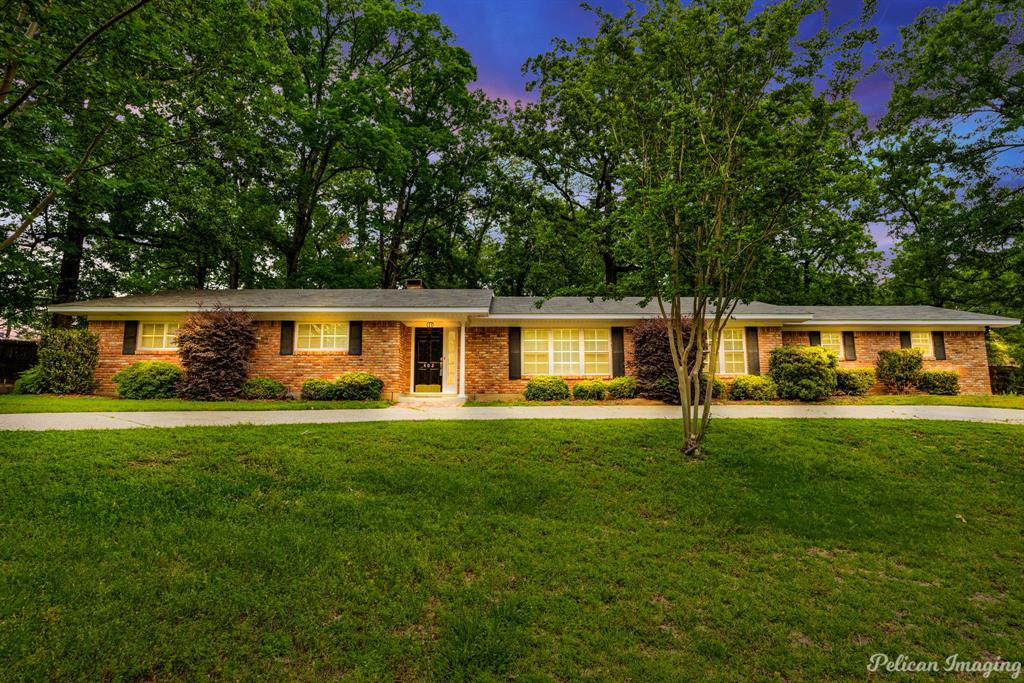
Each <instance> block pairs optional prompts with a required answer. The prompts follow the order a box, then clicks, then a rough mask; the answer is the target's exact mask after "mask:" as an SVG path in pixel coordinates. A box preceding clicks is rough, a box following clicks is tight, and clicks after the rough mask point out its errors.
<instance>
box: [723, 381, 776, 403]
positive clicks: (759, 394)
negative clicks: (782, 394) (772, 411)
mask: <svg viewBox="0 0 1024 683" xmlns="http://www.w3.org/2000/svg"><path fill="white" fill-rule="evenodd" d="M729 398H730V399H731V400H733V401H771V400H773V399H776V398H778V390H777V388H776V386H775V382H774V381H772V378H771V377H768V376H767V375H740V376H739V377H737V378H736V379H734V380H733V381H732V385H731V386H730V387H729Z"/></svg>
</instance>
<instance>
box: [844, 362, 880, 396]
mask: <svg viewBox="0 0 1024 683" xmlns="http://www.w3.org/2000/svg"><path fill="white" fill-rule="evenodd" d="M874 385H875V371H874V370H872V369H870V368H862V369H857V370H837V371H836V389H837V390H838V391H839V393H840V394H844V395H846V396H864V395H865V394H867V393H868V392H869V391H870V390H871V387H873V386H874Z"/></svg>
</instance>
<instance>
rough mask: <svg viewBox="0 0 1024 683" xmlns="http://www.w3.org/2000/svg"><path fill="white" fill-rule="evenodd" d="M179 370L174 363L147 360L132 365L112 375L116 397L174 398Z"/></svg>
mask: <svg viewBox="0 0 1024 683" xmlns="http://www.w3.org/2000/svg"><path fill="white" fill-rule="evenodd" d="M181 375H182V372H181V368H179V367H178V366H177V365H175V364H174V363H166V362H164V361H158V360H147V361H142V362H141V363H132V364H131V365H129V366H128V367H126V368H125V369H123V370H121V371H120V372H118V373H117V374H116V375H114V384H116V385H117V395H118V396H120V397H121V398H128V399H137V400H138V399H147V398H175V397H177V396H178V382H180V381H181Z"/></svg>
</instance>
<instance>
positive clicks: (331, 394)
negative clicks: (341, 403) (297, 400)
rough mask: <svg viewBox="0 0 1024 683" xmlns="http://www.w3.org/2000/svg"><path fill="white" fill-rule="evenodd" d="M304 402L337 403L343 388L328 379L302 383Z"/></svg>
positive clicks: (309, 380) (308, 380) (310, 380)
mask: <svg viewBox="0 0 1024 683" xmlns="http://www.w3.org/2000/svg"><path fill="white" fill-rule="evenodd" d="M301 396H302V400H303V401H337V400H338V399H339V398H340V397H341V387H339V386H338V385H337V384H336V383H334V382H332V381H330V380H327V379H307V380H306V381H305V382H303V383H302V394H301Z"/></svg>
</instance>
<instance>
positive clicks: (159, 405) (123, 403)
mask: <svg viewBox="0 0 1024 683" xmlns="http://www.w3.org/2000/svg"><path fill="white" fill-rule="evenodd" d="M389 405H391V402H390V401H299V400H296V401H186V400H184V399H179V398H161V399H145V400H138V401H134V400H133V401H129V400H125V399H120V398H111V397H107V396H48V395H46V396H34V395H24V394H0V414H2V413H95V412H108V411H114V412H140V411H151V410H158V411H163V410H327V409H337V408H387V407H388V406H389Z"/></svg>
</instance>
